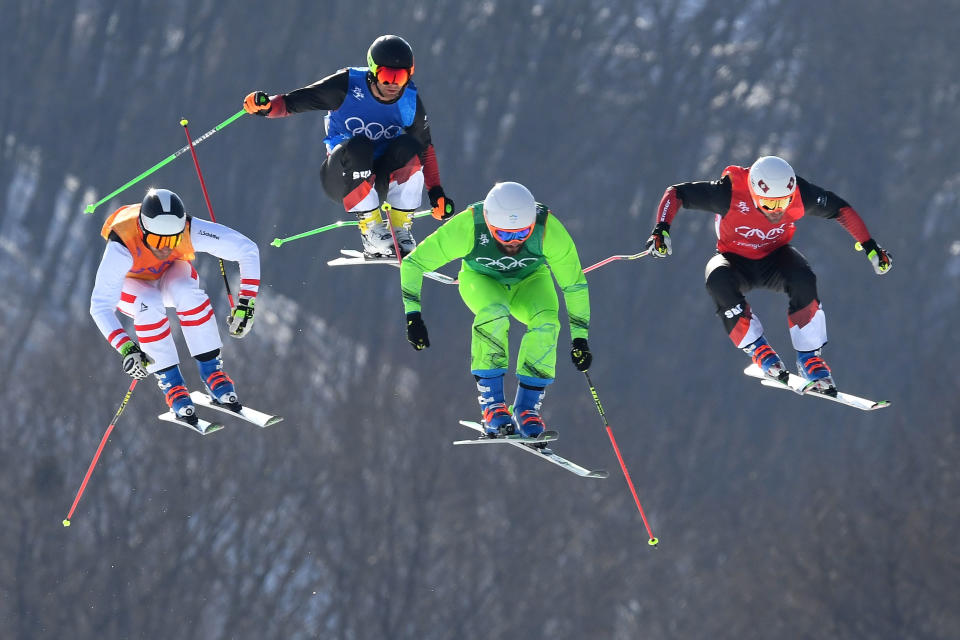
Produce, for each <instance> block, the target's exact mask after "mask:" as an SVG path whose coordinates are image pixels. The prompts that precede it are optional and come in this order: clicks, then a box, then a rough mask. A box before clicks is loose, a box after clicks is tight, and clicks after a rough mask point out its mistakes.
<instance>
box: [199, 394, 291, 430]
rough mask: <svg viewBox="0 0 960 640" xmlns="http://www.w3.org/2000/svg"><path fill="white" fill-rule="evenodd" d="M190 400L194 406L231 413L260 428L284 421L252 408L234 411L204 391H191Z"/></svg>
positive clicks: (281, 418)
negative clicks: (215, 400)
mask: <svg viewBox="0 0 960 640" xmlns="http://www.w3.org/2000/svg"><path fill="white" fill-rule="evenodd" d="M190 399H191V400H193V404H196V405H200V406H202V407H207V408H208V409H216V410H217V411H223V412H224V413H229V414H230V415H233V416H236V417H238V418H240V419H241V420H246V421H247V422H249V423H250V424H255V425H257V426H258V427H269V426H270V425H273V424H276V423H278V422H280V421H281V420H283V417H282V416H272V415H270V414H269V413H263V412H262V411H257V410H256V409H251V408H250V407H242V408H241V409H240V410H239V411H234V410H233V409H231V408H230V407H229V406H227V405H223V404H219V403H217V402H214V401H213V400H212V399H211V398H210V396H208V395H207V394H206V393H204V392H203V391H191V392H190Z"/></svg>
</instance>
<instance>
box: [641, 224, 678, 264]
mask: <svg viewBox="0 0 960 640" xmlns="http://www.w3.org/2000/svg"><path fill="white" fill-rule="evenodd" d="M647 249H648V250H649V251H650V255H652V256H653V257H654V258H666V257H667V256H669V255H671V254H672V253H673V247H672V245H671V244H670V225H669V224H667V223H666V222H658V223H657V226H655V227H654V228H653V231H651V232H650V237H649V238H647Z"/></svg>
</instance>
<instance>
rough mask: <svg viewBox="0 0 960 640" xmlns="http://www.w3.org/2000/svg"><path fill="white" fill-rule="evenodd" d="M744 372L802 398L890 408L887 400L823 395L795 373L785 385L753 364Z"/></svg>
mask: <svg viewBox="0 0 960 640" xmlns="http://www.w3.org/2000/svg"><path fill="white" fill-rule="evenodd" d="M743 372H744V373H745V374H746V375H748V376H750V377H751V378H757V379H758V380H760V383H761V384H763V385H764V386H765V387H773V388H774V389H786V390H788V391H793V392H794V393H796V394H799V395H802V396H813V397H815V398H823V399H824V400H832V401H833V402H839V403H840V404H845V405H847V406H848V407H853V408H854V409H860V410H861V411H874V410H876V409H885V408H887V407H889V406H890V402H888V401H887V400H870V399H868V398H861V397H860V396H855V395H851V394H849V393H844V392H842V391H838V392H837V395H836V396H831V395H827V394H826V393H823V392H822V391H815V390H813V389H808V388H807V386H808V385H809V384H810V383H809V381H807V380H805V379H803V378H802V377H800V376H798V375H795V374H793V373H791V374H790V377H789V378H788V380H787V383H786V384H784V383H782V382H778V381H776V380H774V379H772V378H768V377H767V376H765V375H763V371H761V370H760V367H758V366H757V365H756V364H751V365H750V366H749V367H747V368H746V369H744V370H743Z"/></svg>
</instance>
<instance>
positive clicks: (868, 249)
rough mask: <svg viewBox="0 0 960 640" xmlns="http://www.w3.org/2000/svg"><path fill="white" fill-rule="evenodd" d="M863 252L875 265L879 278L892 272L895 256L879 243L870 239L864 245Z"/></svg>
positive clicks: (874, 268)
mask: <svg viewBox="0 0 960 640" xmlns="http://www.w3.org/2000/svg"><path fill="white" fill-rule="evenodd" d="M862 249H863V252H864V253H866V254H867V259H868V260H870V264H872V265H873V270H874V271H876V273H877V275H878V276H882V275H883V274H885V273H887V272H888V271H890V267H892V266H893V256H892V255H890V254H889V253H887V252H886V251H885V250H884V249H883V247H881V246H880V245H878V244H877V241H876V240H874V239H873V238H870V239H869V240H867V241H866V242H864V243H863V245H862Z"/></svg>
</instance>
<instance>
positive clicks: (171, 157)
mask: <svg viewBox="0 0 960 640" xmlns="http://www.w3.org/2000/svg"><path fill="white" fill-rule="evenodd" d="M244 114H246V111H244V110H243V109H240V111H238V112H236V113H235V114H233V115H232V116H230V117H229V118H227V119H226V120H224V121H223V122H221V123H220V124H218V125H217V126H215V127H214V128H213V129H210V131H207V132H206V133H205V134H203V135H202V136H200V137H199V138H197V139H196V140H194V141H193V144H195V145H197V144H200V143H201V142H203V141H204V140H206V139H207V138H209V137H210V136H212V135H213V134H215V133H216V132H217V131H220V129H223V128H224V127H225V126H227V125H228V124H230V123H231V122H233V121H234V120H236V119H237V118H239V117H240V116H242V115H244ZM187 151H190V145H189V144H188V145H187V146H185V147H183V148H181V149H179V150H178V151H176V152H175V153H172V154H170V155H169V156H167V157H166V158H164V159H163V160H161V161H160V162H158V163H157V164H155V165H153V166H152V167H150V168H149V169H147V170H146V171H144V172H143V173H141V174H140V175H138V176H137V177H136V178H134V179H133V180H131V181H130V182H128V183H126V184H125V185H123V186H122V187H119V188H118V189H116V190H115V191H113V192H112V193H111V194H109V195H108V196H106V197H104V198H101V199H100V200H99V201H98V202H94V203H93V204H88V205H87V208H86V209H84V210H83V212H84V213H85V214H87V213H93V212H94V210H96V208H97V207H99V206H100V205H102V204H103V203H104V202H106V201H107V200H109V199H110V198H112V197H113V196H115V195H117V194H118V193H120V192H121V191H123V190H124V189H126V188H127V187H129V186H131V185H133V184H136V183H137V182H139V181H141V180H143V179H144V178H146V177H147V176H148V175H150V174H151V173H153V172H154V171H156V170H157V169H159V168H160V167H162V166H164V165H166V164H168V163H170V162H172V161H173V160H174V158H176V157H177V156H179V155H182V154H184V153H186V152H187Z"/></svg>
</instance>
